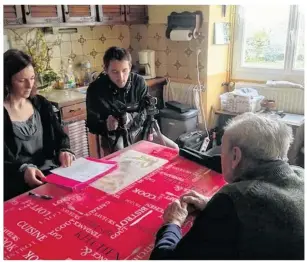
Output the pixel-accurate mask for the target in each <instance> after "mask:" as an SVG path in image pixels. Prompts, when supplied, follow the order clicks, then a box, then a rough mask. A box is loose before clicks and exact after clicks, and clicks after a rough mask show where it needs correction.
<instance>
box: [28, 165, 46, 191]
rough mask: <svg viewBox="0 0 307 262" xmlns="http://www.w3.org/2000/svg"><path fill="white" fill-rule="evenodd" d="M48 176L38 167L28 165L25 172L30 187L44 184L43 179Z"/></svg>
mask: <svg viewBox="0 0 307 262" xmlns="http://www.w3.org/2000/svg"><path fill="white" fill-rule="evenodd" d="M45 178H46V177H45V176H44V174H43V173H42V171H40V170H39V169H38V168H35V167H27V168H26V170H25V172H24V179H25V182H26V183H27V184H28V185H29V186H30V187H36V186H40V185H42V184H43V182H42V181H41V180H44V179H45Z"/></svg>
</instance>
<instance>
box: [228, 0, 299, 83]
mask: <svg viewBox="0 0 307 262" xmlns="http://www.w3.org/2000/svg"><path fill="white" fill-rule="evenodd" d="M304 35H305V30H304V10H303V7H302V6H299V5H283V4H279V5H278V6H277V5H265V6H264V5H243V6H238V7H237V10H236V22H235V31H234V50H233V69H232V79H234V80H239V79H240V80H255V81H266V80H287V81H293V82H297V83H303V82H304Z"/></svg>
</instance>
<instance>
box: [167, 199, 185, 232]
mask: <svg viewBox="0 0 307 262" xmlns="http://www.w3.org/2000/svg"><path fill="white" fill-rule="evenodd" d="M187 216H188V210H187V204H186V203H185V202H180V201H179V200H176V201H174V202H173V203H171V204H169V205H168V207H167V208H166V209H165V211H164V214H163V220H164V222H165V223H172V224H176V225H178V226H179V227H181V226H182V225H183V223H184V221H185V220H186V218H187Z"/></svg>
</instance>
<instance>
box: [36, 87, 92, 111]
mask: <svg viewBox="0 0 307 262" xmlns="http://www.w3.org/2000/svg"><path fill="white" fill-rule="evenodd" d="M39 94H40V95H42V96H43V97H45V98H46V99H47V100H48V101H50V102H52V103H55V104H57V105H58V107H63V106H69V105H73V104H76V103H81V102H85V98H86V94H83V93H81V92H78V91H77V90H76V89H64V90H58V89H53V90H51V91H48V92H42V93H39Z"/></svg>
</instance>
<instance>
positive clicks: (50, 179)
mask: <svg viewBox="0 0 307 262" xmlns="http://www.w3.org/2000/svg"><path fill="white" fill-rule="evenodd" d="M86 159H87V160H90V161H94V162H98V163H103V164H109V165H113V166H112V167H111V168H109V169H108V170H106V171H105V172H103V173H101V174H99V175H97V176H95V177H93V178H91V179H89V180H87V181H85V182H80V181H76V180H73V179H70V178H67V177H63V176H60V175H57V174H50V175H48V176H47V177H46V178H45V179H44V180H43V182H47V183H50V184H55V185H58V186H62V187H65V188H69V189H71V190H72V191H77V192H78V191H81V190H82V189H84V188H85V187H87V186H88V185H89V184H91V183H92V182H94V181H96V180H97V179H99V178H101V177H103V176H105V175H107V174H109V173H111V172H112V171H113V170H115V169H116V168H117V167H118V164H117V162H116V161H111V160H99V159H95V158H91V157H86Z"/></svg>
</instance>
